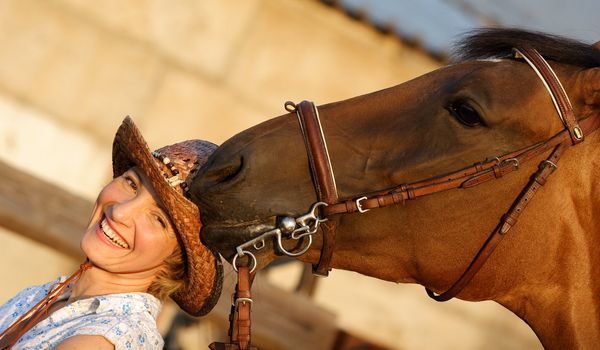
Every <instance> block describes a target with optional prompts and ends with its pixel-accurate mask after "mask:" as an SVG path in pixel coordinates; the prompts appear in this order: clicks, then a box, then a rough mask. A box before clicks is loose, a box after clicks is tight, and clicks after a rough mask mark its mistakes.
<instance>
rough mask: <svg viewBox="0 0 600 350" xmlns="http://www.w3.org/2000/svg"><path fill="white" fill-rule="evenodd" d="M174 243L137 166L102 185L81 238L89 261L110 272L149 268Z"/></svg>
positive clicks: (158, 263) (164, 216)
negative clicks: (89, 220)
mask: <svg viewBox="0 0 600 350" xmlns="http://www.w3.org/2000/svg"><path fill="white" fill-rule="evenodd" d="M176 247H177V238H176V236H175V230H174V227H173V226H172V224H171V221H170V220H169V217H168V216H167V214H166V212H165V211H164V210H163V209H162V208H161V206H160V205H159V204H158V202H157V196H156V193H155V192H154V189H153V188H152V185H151V184H150V182H149V180H148V178H147V177H146V175H145V174H144V173H143V172H141V171H139V170H138V169H137V168H131V169H129V170H128V171H127V172H125V173H124V174H123V175H121V176H119V177H117V178H115V179H113V180H112V181H111V182H110V183H109V184H108V185H106V186H105V187H104V188H103V189H102V191H101V192H100V194H99V195H98V199H97V201H96V207H95V208H94V211H93V213H92V218H91V222H90V225H89V226H88V228H87V230H86V232H85V235H84V236H83V238H82V240H81V249H82V250H83V252H84V253H85V254H86V256H87V257H88V258H89V259H90V261H91V262H92V263H94V265H96V266H98V267H100V268H102V269H104V270H107V271H109V272H113V273H127V272H128V273H131V272H143V271H151V270H152V269H154V268H156V267H159V266H161V265H162V264H163V263H164V261H165V259H166V258H167V257H168V256H169V255H171V253H173V251H174V250H175V248H176Z"/></svg>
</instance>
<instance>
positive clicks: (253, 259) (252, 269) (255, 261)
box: [231, 251, 258, 273]
mask: <svg viewBox="0 0 600 350" xmlns="http://www.w3.org/2000/svg"><path fill="white" fill-rule="evenodd" d="M242 253H243V254H241V255H240V254H236V255H235V256H234V257H233V260H232V261H231V265H233V270H234V271H235V272H238V268H237V265H236V264H235V262H236V261H237V258H238V256H243V255H246V254H248V255H250V257H252V262H253V264H252V268H251V269H250V273H252V272H254V270H256V266H257V265H258V261H257V260H256V256H254V254H252V253H250V252H248V251H243V252H242Z"/></svg>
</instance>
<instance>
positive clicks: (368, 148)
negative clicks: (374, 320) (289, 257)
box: [192, 29, 600, 349]
mask: <svg viewBox="0 0 600 350" xmlns="http://www.w3.org/2000/svg"><path fill="white" fill-rule="evenodd" d="M513 47H532V48H535V49H537V50H538V51H539V52H540V53H541V55H542V56H544V57H545V58H546V59H547V60H548V61H549V63H550V65H551V66H552V68H553V69H554V70H555V72H556V74H557V75H558V78H559V79H560V81H562V83H563V85H564V87H565V89H566V92H567V94H568V96H569V97H570V99H571V102H572V104H573V108H574V112H575V115H576V116H577V119H579V120H583V119H586V118H590V117H595V116H597V115H598V114H599V113H600V68H598V66H600V50H598V49H596V48H594V47H593V46H591V45H587V44H582V43H578V42H574V41H571V40H567V39H563V38H559V37H554V36H548V35H542V34H539V33H530V32H522V31H517V30H506V29H504V30H500V29H496V30H486V31H480V32H477V33H475V34H473V35H471V36H469V37H467V38H466V39H465V40H464V41H463V42H462V44H461V45H460V46H459V47H458V50H457V52H458V53H459V54H460V55H461V56H460V58H459V60H457V62H456V63H455V64H453V65H450V66H447V67H444V68H442V69H439V70H436V71H434V72H432V73H429V74H426V75H424V76H421V77H419V78H417V79H414V80H412V81H409V82H406V83H404V84H401V85H398V86H395V87H392V88H389V89H385V90H382V91H378V92H374V93H371V94H368V95H364V96H359V97H355V98H352V99H349V100H346V101H341V102H337V103H332V104H327V105H323V106H320V107H319V113H320V116H321V122H322V128H323V131H324V134H325V137H326V139H327V143H328V148H329V152H330V155H331V164H332V167H333V171H334V173H335V178H336V181H337V191H338V194H339V197H340V198H356V197H355V196H356V195H357V194H361V193H369V192H373V191H375V190H382V189H386V188H395V187H396V186H397V185H398V184H402V183H412V182H418V181H421V180H423V179H428V178H432V177H435V176H439V175H441V174H445V173H451V172H453V171H456V170H458V169H461V168H465V167H468V166H470V165H472V164H473V163H475V162H477V161H481V160H483V159H488V160H489V159H494V156H501V155H505V154H510V153H511V152H513V151H515V150H519V149H523V148H526V147H528V146H531V145H534V144H537V143H539V142H542V141H545V140H547V139H549V138H551V137H552V136H553V135H556V134H558V133H560V132H561V131H562V130H563V129H564V126H563V124H562V123H561V120H560V119H559V118H558V117H557V111H556V110H555V108H554V105H553V103H552V100H551V98H550V97H549V94H548V92H547V91H546V89H545V87H544V85H543V84H542V83H541V81H540V79H539V78H538V76H536V74H535V73H534V71H533V70H532V69H531V67H530V66H529V65H527V64H526V63H524V61H523V60H521V59H516V58H514V56H513V52H512V48H513ZM584 136H585V141H584V142H582V143H579V144H577V145H574V146H572V147H571V146H569V147H568V148H567V149H566V150H565V152H564V155H563V157H562V159H561V161H560V163H559V165H558V169H557V170H556V171H555V173H554V175H553V176H552V177H551V178H550V179H549V180H548V183H547V184H546V186H544V187H543V188H541V189H540V190H539V193H538V194H537V195H536V197H535V198H534V199H533V200H532V201H531V203H530V204H529V207H528V209H527V211H526V212H524V213H523V215H522V216H521V218H520V220H519V222H518V224H517V225H515V227H514V228H513V229H512V230H511V231H510V233H508V234H506V237H505V238H504V240H503V241H502V242H501V244H499V245H498V248H497V249H496V250H495V251H494V253H493V254H492V255H491V257H490V258H489V260H488V261H487V263H486V264H485V265H484V266H483V268H482V269H481V270H480V271H479V272H478V273H477V274H476V275H475V277H474V278H473V279H472V280H471V281H470V283H469V284H468V285H467V286H466V288H464V289H463V290H462V291H461V292H460V293H459V294H458V297H459V298H461V299H464V300H471V301H477V300H495V301H497V302H498V303H500V304H502V305H504V306H505V307H507V308H508V309H510V310H511V311H513V312H514V313H515V314H517V315H518V316H519V317H520V318H522V319H523V320H525V322H527V323H528V324H529V325H530V326H531V327H532V328H533V330H534V331H535V333H536V334H537V336H538V337H539V339H540V340H541V342H542V344H543V345H544V346H545V347H546V348H555V349H559V348H560V349H564V348H593V347H597V346H598V344H600V299H598V297H597V295H599V294H600V269H598V268H597V266H598V264H599V263H600V226H599V225H600V219H599V218H600V216H598V215H595V212H594V210H595V208H598V207H600V206H599V204H597V203H598V202H599V201H600V193H599V192H598V191H599V190H600V187H599V184H600V183H599V182H598V179H600V152H598V146H599V143H600V131H598V132H592V133H589V134H587V135H584ZM550 152H551V149H550V150H548V152H544V153H543V154H539V155H536V156H535V157H533V158H534V159H532V160H529V161H527V162H523V163H522V164H519V166H518V170H517V171H512V172H511V173H510V174H506V175H505V176H503V177H501V178H499V179H495V180H494V181H488V182H485V183H483V184H481V185H480V186H476V187H472V188H468V189H462V188H459V189H452V190H447V191H443V192H439V193H436V194H433V195H429V196H424V197H421V198H419V199H418V200H414V201H413V200H406V201H405V202H404V203H403V204H402V203H401V204H399V205H392V206H387V207H385V208H380V209H376V210H371V211H369V212H365V213H353V214H345V215H333V216H332V217H330V219H331V220H335V221H337V223H338V228H337V232H336V238H335V249H334V252H333V258H332V266H333V267H334V268H338V269H346V270H352V271H357V272H360V273H362V274H365V275H369V276H373V277H377V278H381V279H384V280H388V281H394V282H402V283H419V284H421V285H424V286H426V287H427V288H430V289H431V290H433V291H436V292H443V291H445V290H447V289H448V287H449V286H450V285H452V284H453V283H454V282H455V281H456V280H457V279H458V278H459V276H461V274H462V273H463V272H464V271H465V269H466V268H467V266H469V264H470V263H471V261H472V259H473V257H474V256H475V255H476V253H477V252H478V251H479V249H480V248H481V247H482V245H483V244H484V242H485V241H486V240H487V239H488V237H489V235H490V232H492V231H494V228H495V227H497V226H498V222H499V220H500V218H501V217H502V215H503V214H504V213H505V212H506V211H507V209H508V208H509V207H511V204H512V203H513V201H514V200H515V197H517V196H518V194H519V193H520V191H521V190H522V189H523V187H524V186H525V184H527V183H528V181H529V177H530V175H531V174H532V173H534V172H535V171H536V169H537V167H538V164H541V163H540V162H542V163H543V160H544V159H546V157H547V156H548V154H549V153H550ZM307 159H308V158H307V152H306V149H305V144H304V140H303V136H302V134H301V132H300V128H299V125H298V120H297V118H296V116H295V115H294V114H291V113H288V114H285V115H282V116H280V117H278V118H274V119H272V120H270V121H267V122H265V123H262V124H260V125H257V126H255V127H253V128H251V129H248V130H246V131H244V132H242V133H240V134H238V135H236V136H235V137H233V138H231V139H230V140H228V141H227V142H225V143H224V144H223V145H222V146H221V147H220V148H219V149H218V150H217V151H216V152H215V153H214V154H213V156H212V157H211V158H210V159H209V161H208V163H207V166H206V167H205V168H204V169H203V170H202V172H203V173H202V174H201V177H200V180H199V181H198V182H195V183H194V184H192V192H193V195H192V196H193V200H194V201H195V202H196V203H198V204H199V205H200V207H201V211H202V214H203V221H204V228H203V232H202V235H203V239H204V241H205V242H206V243H207V244H208V245H209V246H211V247H213V248H214V249H216V250H218V251H219V252H220V253H221V254H222V255H223V256H225V257H226V258H228V259H231V258H233V257H234V255H235V250H234V249H235V247H237V246H238V245H240V244H241V243H243V242H245V241H248V240H249V239H251V238H254V237H257V236H258V235H259V234H261V233H262V232H265V231H268V230H272V229H274V228H275V227H276V226H277V225H279V221H280V220H281V217H283V216H291V217H297V216H299V215H301V214H303V213H305V212H306V210H307V209H308V208H309V207H310V206H311V204H313V203H315V202H316V201H317V197H316V195H315V190H314V187H313V182H312V180H311V171H310V169H309V167H308V166H307V164H308V160H307ZM487 163H489V162H487ZM487 163H486V164H487ZM515 165H516V164H515ZM513 170H516V168H515V169H513ZM314 238H315V242H314V243H313V245H312V246H311V247H310V248H309V249H308V251H307V252H306V254H303V255H301V256H299V257H298V259H299V260H302V261H306V262H310V263H313V264H314V263H316V262H317V261H318V260H319V256H320V253H321V245H322V242H323V240H322V238H321V235H320V234H319V232H318V233H317V234H316V235H315V237H314ZM306 239H307V237H305V238H304V240H306ZM272 241H274V240H268V241H267V242H266V243H267V246H266V248H265V249H261V250H260V251H257V252H255V255H256V257H257V260H258V265H259V267H262V266H265V265H266V264H267V263H268V262H270V261H271V260H273V259H275V258H277V257H278V256H280V255H281V250H280V249H278V248H277V247H276V246H275V245H274V242H272ZM286 242H287V241H286ZM296 243H297V241H291V240H290V241H289V242H287V243H285V244H284V246H285V247H286V249H289V250H294V249H300V248H301V247H300V246H296ZM300 243H302V244H304V243H306V242H300ZM299 245H301V244H299ZM249 250H250V249H249Z"/></svg>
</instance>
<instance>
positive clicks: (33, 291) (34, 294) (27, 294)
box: [0, 276, 65, 330]
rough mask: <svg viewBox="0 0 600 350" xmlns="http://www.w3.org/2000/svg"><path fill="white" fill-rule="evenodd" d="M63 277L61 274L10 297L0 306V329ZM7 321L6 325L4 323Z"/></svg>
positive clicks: (34, 302) (44, 294)
mask: <svg viewBox="0 0 600 350" xmlns="http://www.w3.org/2000/svg"><path fill="white" fill-rule="evenodd" d="M64 279H65V277H64V276H62V277H59V278H58V279H56V280H54V281H50V282H48V283H45V284H40V285H36V286H31V287H27V288H25V289H23V290H22V291H20V292H19V293H17V294H16V295H15V296H14V297H12V298H10V299H9V300H8V301H7V302H6V303H4V305H2V306H0V330H4V329H5V328H6V327H8V325H10V324H11V323H12V322H13V321H14V320H15V319H16V318H17V317H19V316H21V315H22V314H23V313H25V312H27V311H28V310H29V309H30V308H31V307H32V306H34V305H35V304H37V303H38V302H39V301H40V300H42V298H44V297H45V296H46V294H48V291H49V290H50V288H52V286H53V285H55V284H57V283H60V282H62V281H64ZM7 323H8V325H6V324H7Z"/></svg>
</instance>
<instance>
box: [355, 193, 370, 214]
mask: <svg viewBox="0 0 600 350" xmlns="http://www.w3.org/2000/svg"><path fill="white" fill-rule="evenodd" d="M366 199H367V196H364V197H360V198H359V199H357V200H355V201H354V203H355V204H356V208H358V212H359V213H361V214H362V213H366V212H368V211H369V210H371V209H363V208H362V204H360V202H362V201H364V200H366Z"/></svg>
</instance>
